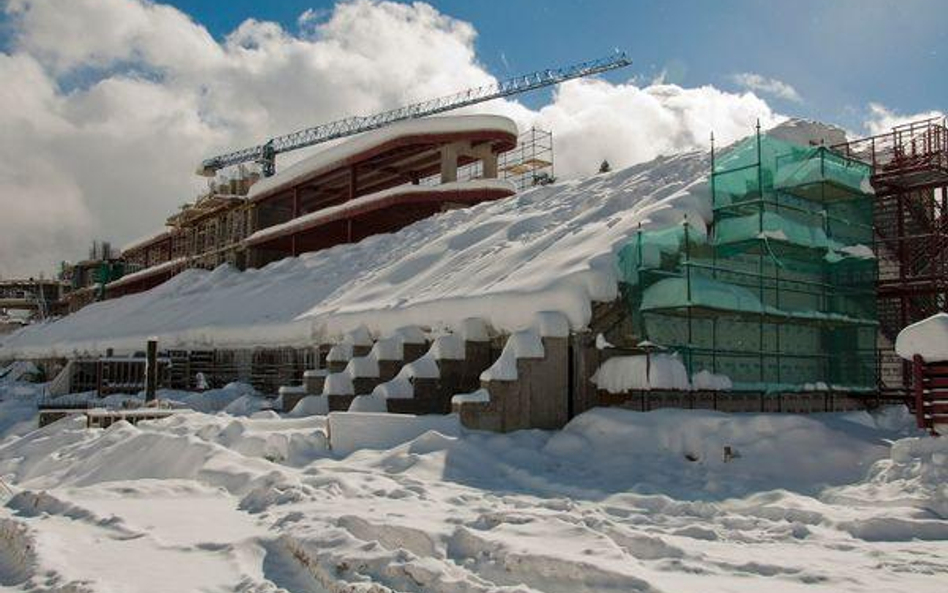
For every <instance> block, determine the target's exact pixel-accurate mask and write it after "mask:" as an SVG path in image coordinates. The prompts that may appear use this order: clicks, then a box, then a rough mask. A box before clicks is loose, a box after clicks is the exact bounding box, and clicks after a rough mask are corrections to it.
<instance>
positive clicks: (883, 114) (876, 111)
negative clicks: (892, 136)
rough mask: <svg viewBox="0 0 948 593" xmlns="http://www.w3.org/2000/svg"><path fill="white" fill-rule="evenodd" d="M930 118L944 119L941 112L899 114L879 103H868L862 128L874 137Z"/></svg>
mask: <svg viewBox="0 0 948 593" xmlns="http://www.w3.org/2000/svg"><path fill="white" fill-rule="evenodd" d="M931 117H945V114H944V113H943V112H941V111H925V112H923V113H915V114H901V113H895V112H893V111H892V110H890V109H889V108H887V107H886V106H885V105H881V104H879V103H870V104H869V116H868V117H867V118H866V120H865V122H864V126H865V128H866V131H867V132H869V134H871V135H873V136H875V135H877V134H884V133H886V132H888V131H890V130H892V128H894V127H895V126H899V125H902V124H907V123H909V122H913V121H918V120H920V119H928V118H931Z"/></svg>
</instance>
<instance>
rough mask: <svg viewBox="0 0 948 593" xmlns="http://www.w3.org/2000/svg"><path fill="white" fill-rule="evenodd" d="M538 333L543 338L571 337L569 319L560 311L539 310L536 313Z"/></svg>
mask: <svg viewBox="0 0 948 593" xmlns="http://www.w3.org/2000/svg"><path fill="white" fill-rule="evenodd" d="M534 319H535V324H536V325H535V327H536V331H537V334H539V335H540V337H541V338H566V337H569V329H570V328H569V319H567V318H566V316H565V315H563V314H562V313H560V312H558V311H539V312H538V313H537V314H536V315H534Z"/></svg>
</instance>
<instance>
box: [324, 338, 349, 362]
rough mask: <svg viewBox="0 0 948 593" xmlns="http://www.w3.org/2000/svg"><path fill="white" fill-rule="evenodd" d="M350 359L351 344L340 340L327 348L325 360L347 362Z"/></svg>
mask: <svg viewBox="0 0 948 593" xmlns="http://www.w3.org/2000/svg"><path fill="white" fill-rule="evenodd" d="M350 359H352V344H350V343H348V342H340V343H338V344H336V345H334V346H333V347H332V348H330V349H329V353H328V354H327V355H326V361H327V362H348V361H349V360H350Z"/></svg>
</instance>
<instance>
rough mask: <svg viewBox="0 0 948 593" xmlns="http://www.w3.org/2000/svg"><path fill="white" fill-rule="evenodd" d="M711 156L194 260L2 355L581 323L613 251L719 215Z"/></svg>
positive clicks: (604, 295) (31, 330)
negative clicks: (217, 259)
mask: <svg viewBox="0 0 948 593" xmlns="http://www.w3.org/2000/svg"><path fill="white" fill-rule="evenodd" d="M771 133H773V134H774V135H775V136H777V137H780V138H783V139H787V140H791V141H797V142H802V143H804V144H805V143H806V141H807V140H808V139H812V138H820V137H829V138H831V139H832V138H835V137H836V136H838V130H835V129H834V128H830V127H827V126H825V125H823V124H818V123H814V122H806V121H800V120H794V121H790V122H787V123H785V124H782V125H781V126H778V127H777V128H776V129H774V130H772V131H771ZM709 166H710V161H709V155H708V154H707V153H699V152H694V153H687V154H680V155H675V156H670V157H660V158H657V159H655V160H653V161H651V162H648V163H644V164H640V165H636V166H633V167H630V168H628V169H624V170H621V171H617V172H613V173H607V174H600V175H595V176H592V177H589V178H586V179H581V180H570V181H565V182H561V183H558V184H555V185H551V186H545V187H537V188H533V189H530V190H527V191H525V192H523V193H521V194H519V195H517V196H513V197H511V198H508V199H504V200H499V201H496V202H492V203H484V204H480V205H478V206H475V207H472V208H468V209H462V210H454V211H450V212H445V213H442V214H439V215H436V216H434V217H432V218H429V219H426V220H423V221H420V222H418V223H415V224H413V225H411V226H409V227H407V228H404V229H402V230H400V231H399V232H396V233H393V234H388V235H379V236H374V237H370V238H368V239H365V240H363V241H362V242H360V243H358V244H354V245H340V246H337V247H334V248H332V249H327V250H325V251H320V252H317V253H310V254H305V255H302V256H300V257H298V258H287V259H284V260H282V261H279V262H274V263H273V264H270V265H268V266H266V267H265V268H263V269H259V270H248V271H246V272H243V273H240V272H237V271H236V270H234V269H232V268H228V267H220V268H218V269H216V270H214V271H211V272H205V271H200V270H189V271H187V272H185V273H183V274H180V275H178V276H176V277H175V278H174V279H172V280H170V281H169V282H166V283H165V284H163V285H161V286H159V287H157V288H154V289H152V290H150V291H148V292H145V293H141V294H137V295H131V296H126V297H122V298H120V299H116V300H112V301H106V302H103V303H97V304H94V305H91V306H88V307H86V308H84V309H82V310H81V311H79V312H78V313H76V314H73V315H69V316H67V317H65V318H63V319H60V320H58V321H55V322H53V323H48V324H44V325H34V326H31V327H28V328H25V329H24V330H21V331H18V332H16V333H14V334H12V335H9V336H6V337H3V338H0V359H6V358H10V359H12V358H16V357H31V356H42V355H47V354H52V353H58V354H69V353H72V352H75V351H89V352H93V351H103V350H104V349H105V348H106V347H113V348H116V349H119V350H133V349H141V347H142V344H143V342H144V340H146V339H147V338H148V337H150V336H157V337H158V339H159V340H160V342H161V345H162V347H168V348H171V347H176V346H180V347H188V346H193V347H201V346H207V345H211V344H214V345H217V346H247V345H257V346H263V345H268V344H273V345H277V344H279V345H293V344H301V345H302V344H312V343H313V341H314V340H316V339H320V338H324V337H333V336H336V335H338V334H340V333H341V332H344V331H347V330H349V329H352V328H354V327H356V326H358V325H360V324H365V325H366V326H367V327H369V328H370V329H372V330H373V331H388V330H392V329H395V328H397V327H400V326H405V325H408V324H418V325H426V326H437V325H445V326H452V325H456V324H458V323H460V322H461V321H462V320H463V319H465V318H469V317H482V318H484V319H486V320H488V321H489V322H490V323H491V324H493V325H494V327H495V328H497V329H501V330H505V331H515V330H520V329H524V328H525V326H524V324H525V323H529V320H530V319H531V318H532V317H533V314H535V313H537V312H539V311H559V312H562V313H564V314H565V315H566V316H567V317H568V318H569V320H570V323H571V324H572V326H573V327H574V328H578V327H582V326H584V325H585V324H586V323H587V322H588V321H589V318H590V314H591V303H592V302H593V301H608V300H611V299H613V298H615V296H616V294H617V290H618V287H617V270H616V258H615V253H616V252H617V251H618V249H619V248H620V247H621V246H622V245H623V244H624V243H625V242H626V241H627V240H628V239H629V238H630V237H631V236H632V235H633V234H634V232H635V230H636V229H637V228H639V227H640V226H641V227H642V228H653V227H664V226H669V225H673V224H677V223H680V222H681V220H682V219H683V218H685V217H688V220H689V222H691V223H692V224H693V225H694V226H695V227H696V228H700V227H702V226H704V224H705V223H707V222H708V221H709V220H710V217H711V205H710V196H709V192H708V187H707V174H708V170H709Z"/></svg>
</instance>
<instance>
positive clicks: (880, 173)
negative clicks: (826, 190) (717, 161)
mask: <svg viewBox="0 0 948 593" xmlns="http://www.w3.org/2000/svg"><path fill="white" fill-rule="evenodd" d="M837 148H838V149H839V150H841V151H842V152H843V153H845V154H847V155H849V156H852V157H855V158H858V159H860V160H862V161H864V162H866V163H869V164H871V165H872V167H873V175H872V178H871V182H872V186H873V188H874V189H875V192H876V205H875V217H874V226H875V246H874V248H875V253H876V257H877V259H878V262H879V280H878V284H877V289H878V311H879V324H880V327H879V329H880V336H879V345H880V350H881V353H880V354H881V356H880V361H881V368H880V390H881V391H882V393H883V394H889V395H892V396H903V397H904V396H907V395H908V393H909V388H910V385H911V382H912V373H911V370H912V369H911V365H910V364H909V363H907V362H905V361H902V360H901V359H900V358H898V357H897V356H896V355H895V353H894V351H893V344H894V342H895V337H896V336H897V335H898V332H899V331H900V330H901V329H902V328H904V327H905V326H907V325H909V324H911V323H914V322H916V321H920V320H922V319H925V318H926V317H929V316H931V315H933V314H935V313H938V312H939V311H948V120H946V119H945V118H942V117H938V118H929V119H924V120H920V121H915V122H910V123H906V124H904V125H900V126H896V127H894V128H893V129H892V131H891V132H888V133H886V134H881V135H877V136H872V137H869V138H863V139H860V140H854V141H852V142H849V143H846V144H843V145H840V146H839V147H837Z"/></svg>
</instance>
